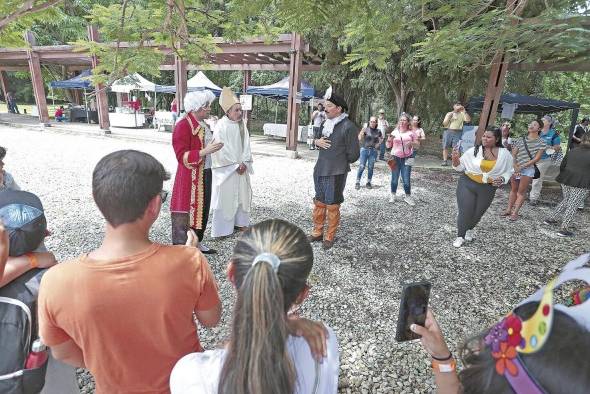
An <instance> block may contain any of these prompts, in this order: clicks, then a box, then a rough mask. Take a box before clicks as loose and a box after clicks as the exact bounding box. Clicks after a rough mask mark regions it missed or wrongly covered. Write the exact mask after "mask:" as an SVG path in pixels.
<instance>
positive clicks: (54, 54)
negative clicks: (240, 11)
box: [0, 26, 322, 151]
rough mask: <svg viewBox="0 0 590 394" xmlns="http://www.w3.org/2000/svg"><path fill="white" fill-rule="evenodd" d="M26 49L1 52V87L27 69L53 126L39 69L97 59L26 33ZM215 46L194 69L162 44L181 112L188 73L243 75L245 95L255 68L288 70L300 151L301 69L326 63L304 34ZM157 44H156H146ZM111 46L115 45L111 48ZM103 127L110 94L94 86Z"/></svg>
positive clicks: (43, 116) (290, 110) (293, 135)
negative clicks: (39, 41) (12, 75)
mask: <svg viewBox="0 0 590 394" xmlns="http://www.w3.org/2000/svg"><path fill="white" fill-rule="evenodd" d="M88 39H89V40H90V41H99V36H98V30H97V29H96V28H95V27H94V26H88ZM25 40H26V41H27V43H28V44H29V47H28V48H0V85H1V88H2V90H3V92H4V95H5V97H6V94H7V92H8V89H7V78H6V72H7V71H28V72H30V74H31V81H32V84H33V92H34V96H35V103H36V104H37V108H38V110H39V121H40V122H41V123H42V124H44V125H47V124H49V113H48V109H47V101H46V97H45V86H44V84H43V79H42V77H41V65H42V64H43V65H60V66H63V67H65V68H66V70H67V71H79V70H86V69H89V68H95V67H96V66H97V65H98V59H97V58H96V57H95V56H90V54H88V53H86V52H80V51H76V50H75V47H74V46H72V45H52V46H38V45H36V42H35V37H34V36H33V34H32V33H31V32H27V33H25ZM215 44H216V46H217V47H218V49H219V52H216V53H211V54H209V55H208V60H209V63H208V64H203V65H193V64H188V63H187V62H186V61H184V60H182V59H181V58H179V57H178V56H177V55H176V54H175V52H174V51H173V50H172V48H168V47H164V46H158V49H159V50H160V51H161V52H163V53H164V54H165V60H164V62H163V64H161V65H160V70H167V71H174V80H175V85H176V98H177V102H178V104H179V110H182V109H183V98H184V96H185V94H186V92H187V72H188V70H226V71H242V72H243V74H244V82H243V86H242V88H243V89H242V90H243V91H244V92H245V91H246V89H247V88H248V86H249V85H250V81H251V73H252V71H253V70H264V71H288V72H289V97H288V107H287V149H288V150H292V151H296V150H297V132H298V118H299V109H300V99H298V94H297V93H298V91H299V85H300V80H301V73H302V72H303V71H318V70H319V69H320V67H321V64H322V59H321V58H320V57H319V56H317V55H316V54H314V53H313V52H311V51H310V47H309V44H308V43H306V42H305V41H304V40H303V39H302V37H301V35H300V34H297V33H292V34H281V35H280V36H279V37H278V38H277V39H276V40H275V41H273V42H270V43H269V42H266V41H265V40H263V39H262V38H261V39H251V40H247V41H239V42H230V41H227V40H224V39H223V38H216V39H215ZM147 45H148V46H153V47H155V45H153V44H149V43H148V44H147ZM112 46H113V48H115V47H116V44H114V43H113V44H112ZM133 46H134V45H133V44H130V43H119V48H121V49H123V50H124V49H125V48H131V47H133ZM95 94H96V103H97V110H98V119H99V126H100V128H101V129H102V130H103V131H104V132H105V133H109V132H110V131H109V128H110V124H109V116H108V105H107V97H106V91H105V89H104V87H103V86H96V87H95Z"/></svg>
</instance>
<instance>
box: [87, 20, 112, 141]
mask: <svg viewBox="0 0 590 394" xmlns="http://www.w3.org/2000/svg"><path fill="white" fill-rule="evenodd" d="M87 30H88V41H94V42H98V41H99V40H100V38H99V36H98V29H97V28H96V26H93V25H89V26H88V27H87ZM96 66H98V58H97V57H96V56H92V69H95V68H96ZM94 92H95V96H96V110H97V112H98V126H99V127H100V129H101V130H102V131H103V132H104V133H105V134H111V130H110V127H111V122H110V120H109V105H108V103H109V101H108V98H107V93H106V88H105V86H104V85H103V84H101V83H99V84H97V85H96V86H95V87H94Z"/></svg>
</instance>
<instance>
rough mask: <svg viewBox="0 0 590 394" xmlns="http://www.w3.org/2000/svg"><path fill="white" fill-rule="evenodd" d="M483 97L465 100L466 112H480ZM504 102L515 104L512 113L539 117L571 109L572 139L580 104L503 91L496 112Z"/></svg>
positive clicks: (570, 131)
mask: <svg viewBox="0 0 590 394" xmlns="http://www.w3.org/2000/svg"><path fill="white" fill-rule="evenodd" d="M483 102H484V97H483V96H480V97H472V98H470V99H469V101H468V102H467V105H466V106H465V108H466V109H467V111H468V112H471V113H474V112H481V110H482V108H483ZM504 104H517V106H516V109H515V110H514V113H517V114H534V115H537V116H539V117H541V116H543V115H546V114H553V113H556V112H562V111H569V110H571V111H572V116H571V123H570V128H569V138H568V148H569V141H571V139H572V134H573V132H574V128H575V127H576V123H577V120H578V115H579V113H580V104H578V103H571V102H568V101H561V100H553V99H546V98H540V97H534V96H525V95H522V94H518V93H505V94H503V95H502V96H501V97H500V100H499V101H498V112H500V113H501V112H502V109H503V106H504Z"/></svg>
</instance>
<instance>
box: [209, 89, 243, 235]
mask: <svg viewBox="0 0 590 394" xmlns="http://www.w3.org/2000/svg"><path fill="white" fill-rule="evenodd" d="M219 105H221V108H222V109H223V111H224V112H225V116H224V117H222V118H221V119H220V120H219V121H218V122H217V123H216V125H215V129H214V132H213V138H214V139H215V141H219V142H221V143H223V148H222V149H220V150H219V151H218V152H216V153H214V154H213V155H212V156H211V159H212V167H211V168H212V170H213V194H212V197H211V211H212V212H213V219H212V227H211V236H212V237H223V236H227V235H230V234H232V233H233V232H234V230H236V229H237V230H243V229H245V228H247V227H248V226H249V225H250V205H251V203H252V187H251V185H250V174H252V173H253V169H252V153H251V151H250V134H249V133H248V128H247V127H246V124H245V123H244V120H243V117H242V106H241V104H240V100H238V98H237V97H236V95H235V94H234V93H233V92H232V91H231V89H230V88H227V87H224V88H223V90H222V91H221V96H220V97H219Z"/></svg>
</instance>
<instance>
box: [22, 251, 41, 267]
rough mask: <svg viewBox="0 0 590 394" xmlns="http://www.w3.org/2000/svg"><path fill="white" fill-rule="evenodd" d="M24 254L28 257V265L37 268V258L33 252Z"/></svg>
mask: <svg viewBox="0 0 590 394" xmlns="http://www.w3.org/2000/svg"><path fill="white" fill-rule="evenodd" d="M25 256H27V258H28V259H29V265H30V266H31V268H38V267H39V260H37V256H35V254H34V253H26V254H25Z"/></svg>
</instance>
